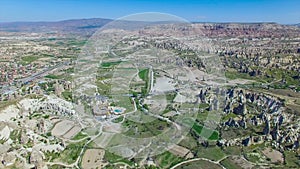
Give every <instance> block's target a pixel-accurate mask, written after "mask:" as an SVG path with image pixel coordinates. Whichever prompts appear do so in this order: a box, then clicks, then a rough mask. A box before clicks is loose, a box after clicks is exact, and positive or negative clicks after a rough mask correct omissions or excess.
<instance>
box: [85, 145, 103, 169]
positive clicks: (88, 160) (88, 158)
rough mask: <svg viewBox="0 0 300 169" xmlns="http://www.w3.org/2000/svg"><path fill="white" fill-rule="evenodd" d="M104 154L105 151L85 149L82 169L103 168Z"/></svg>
mask: <svg viewBox="0 0 300 169" xmlns="http://www.w3.org/2000/svg"><path fill="white" fill-rule="evenodd" d="M104 154H105V151H104V150H103V149H87V150H86V151H85V153H84V155H83V158H82V168H84V169H94V168H97V167H98V168H103V167H104V165H105V164H104V163H103V161H102V159H103V157H104Z"/></svg>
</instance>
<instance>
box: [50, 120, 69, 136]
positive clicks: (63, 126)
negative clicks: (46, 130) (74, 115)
mask: <svg viewBox="0 0 300 169" xmlns="http://www.w3.org/2000/svg"><path fill="white" fill-rule="evenodd" d="M73 127H74V122H72V121H69V120H63V121H61V122H58V123H57V124H56V125H55V126H54V128H53V129H52V131H51V134H52V135H54V136H62V135H64V134H65V133H66V132H67V131H69V130H70V129H72V128H73Z"/></svg>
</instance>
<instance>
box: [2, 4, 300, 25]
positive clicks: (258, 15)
mask: <svg viewBox="0 0 300 169" xmlns="http://www.w3.org/2000/svg"><path fill="white" fill-rule="evenodd" d="M142 12H161V13H169V14H173V15H176V16H179V17H182V18H184V19H186V20H188V21H192V22H277V23H282V24H295V23H300V0H0V22H15V21H60V20H68V19H83V18H108V19H117V18H120V17H124V16H126V15H130V14H134V13H142Z"/></svg>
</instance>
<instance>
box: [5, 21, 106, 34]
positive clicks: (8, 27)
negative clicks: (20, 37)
mask: <svg viewBox="0 0 300 169" xmlns="http://www.w3.org/2000/svg"><path fill="white" fill-rule="evenodd" d="M110 21H112V20H110V19H101V18H93V19H73V20H65V21H58V22H8V23H0V31H9V32H62V33H64V32H65V33H67V32H68V33H70V32H73V33H84V32H94V31H95V30H96V29H98V28H100V27H102V26H103V25H105V24H107V23H108V22H110Z"/></svg>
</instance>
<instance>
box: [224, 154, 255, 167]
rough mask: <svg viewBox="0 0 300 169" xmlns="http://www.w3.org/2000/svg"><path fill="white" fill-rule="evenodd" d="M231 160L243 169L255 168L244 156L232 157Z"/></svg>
mask: <svg viewBox="0 0 300 169" xmlns="http://www.w3.org/2000/svg"><path fill="white" fill-rule="evenodd" d="M229 160H230V161H232V162H233V163H235V164H237V165H238V166H240V167H241V168H245V169H251V168H253V167H254V166H253V165H252V164H251V163H250V162H249V161H247V160H246V159H245V158H244V157H242V156H232V157H229Z"/></svg>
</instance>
